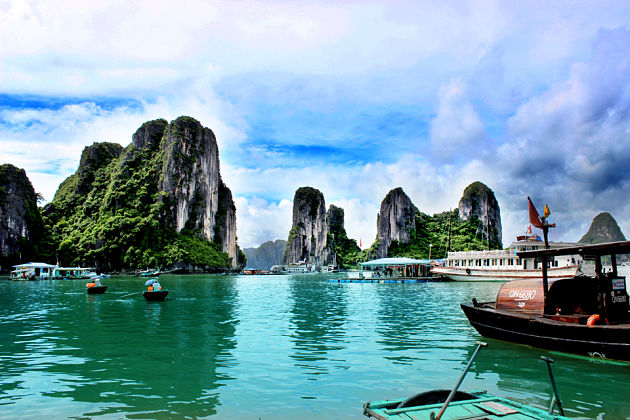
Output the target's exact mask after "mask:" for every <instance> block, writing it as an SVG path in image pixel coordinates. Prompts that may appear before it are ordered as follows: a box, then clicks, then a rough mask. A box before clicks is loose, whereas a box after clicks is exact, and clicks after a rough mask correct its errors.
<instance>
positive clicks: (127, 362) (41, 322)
mask: <svg viewBox="0 0 630 420" xmlns="http://www.w3.org/2000/svg"><path fill="white" fill-rule="evenodd" d="M191 280H193V279H190V278H189V279H186V280H185V281H187V282H190V281H191ZM195 280H196V281H197V283H198V284H197V287H195V288H194V289H193V290H191V289H190V288H188V290H187V288H183V287H182V288H180V290H181V292H180V293H173V296H174V298H171V299H170V300H167V301H166V302H145V301H144V299H143V298H142V296H141V295H139V294H136V295H132V296H128V297H124V298H117V296H116V294H115V293H110V294H105V295H102V296H97V295H95V296H89V295H88V297H86V296H84V292H83V293H81V294H80V295H74V296H72V295H71V296H70V297H69V300H70V306H72V308H73V310H72V311H59V310H56V311H51V312H50V313H49V314H45V315H38V316H33V317H30V318H27V319H22V320H21V321H22V322H20V323H14V324H7V323H6V321H5V322H3V325H2V326H3V328H2V331H3V333H2V334H3V335H4V334H5V332H6V331H12V332H13V333H14V334H15V335H16V336H17V337H18V339H17V340H14V339H7V340H2V342H4V343H9V344H8V346H12V347H10V348H5V347H7V346H6V345H5V346H3V347H2V348H0V351H1V352H2V355H3V359H4V358H6V357H7V356H6V355H8V354H12V355H13V356H14V358H15V359H14V360H13V363H15V364H16V366H15V367H14V368H13V369H15V371H18V372H19V371H25V370H27V369H25V368H24V366H20V365H22V364H25V363H36V364H37V368H36V369H35V370H36V371H39V372H41V374H42V376H49V377H54V378H56V379H55V380H56V382H57V384H56V385H55V386H44V387H40V386H39V384H38V383H37V382H39V381H36V385H37V389H32V390H31V392H38V393H40V394H41V395H42V396H46V397H55V398H57V399H70V400H72V401H77V402H83V403H87V404H85V405H83V407H84V408H83V410H85V411H82V415H85V416H94V415H107V414H118V415H120V414H121V413H127V414H129V413H136V414H141V415H142V416H150V417H154V416H160V415H164V414H166V413H170V414H171V415H182V416H207V415H211V414H214V413H215V412H216V406H217V405H218V404H219V398H218V395H219V394H218V391H217V389H218V387H220V386H221V385H222V384H223V383H225V381H226V380H229V379H231V378H230V377H229V376H228V375H225V374H221V373H219V368H220V367H222V366H225V365H229V364H230V363H231V358H230V350H231V349H233V348H234V347H235V341H234V331H235V324H236V321H235V319H234V315H233V312H234V301H235V300H236V297H235V294H236V291H235V289H234V287H233V283H232V282H230V281H224V280H221V279H216V278H215V279H213V278H210V279H195ZM180 281H181V280H180ZM132 282H133V283H138V285H136V286H137V287H141V283H140V280H133V279H126V283H125V284H122V283H121V284H120V286H121V287H129V284H130V283H132ZM177 282H178V280H177V279H176V278H173V279H171V280H170V281H169V283H177ZM110 283H112V282H110ZM171 288H176V289H177V287H176V286H175V284H171ZM112 289H114V290H115V288H112ZM47 295H48V294H47V293H45V292H44V294H43V296H42V295H41V294H40V293H39V292H37V293H25V294H24V298H25V299H27V300H28V301H29V302H31V303H30V304H31V305H37V304H39V305H40V306H43V307H45V306H46V305H47V304H51V305H54V306H57V307H59V306H67V304H68V302H64V303H62V302H61V301H60V300H62V299H68V295H66V294H64V293H61V294H59V293H57V294H50V296H47ZM119 295H120V294H119ZM209 301H211V302H212V303H213V304H212V305H208V304H207V302H209ZM46 302H49V303H46ZM26 331H28V333H25V332H26ZM20 337H22V339H20ZM3 338H4V337H3ZM7 338H8V337H7ZM21 355H30V356H28V357H23V356H21ZM3 361H4V360H3ZM10 369H11V368H10ZM3 370H5V371H6V369H3ZM28 370H30V371H31V372H32V371H33V370H34V369H33V367H30V368H29V369H28ZM3 376H4V375H3ZM18 377H19V376H18ZM7 382H8V383H11V382H13V383H15V382H19V380H16V379H13V380H9V381H6V380H4V381H3V389H2V390H3V391H5V389H4V387H5V386H6V385H5V384H7ZM13 386H14V387H15V385H13ZM191 401H195V404H190V402H191ZM3 402H4V401H3ZM131 415H132V416H133V414H131Z"/></svg>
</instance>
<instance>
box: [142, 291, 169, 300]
mask: <svg viewBox="0 0 630 420" xmlns="http://www.w3.org/2000/svg"><path fill="white" fill-rule="evenodd" d="M166 295H168V290H158V291H154V292H144V293H143V294H142V296H144V298H145V299H146V300H147V301H149V302H161V301H163V300H164V299H166Z"/></svg>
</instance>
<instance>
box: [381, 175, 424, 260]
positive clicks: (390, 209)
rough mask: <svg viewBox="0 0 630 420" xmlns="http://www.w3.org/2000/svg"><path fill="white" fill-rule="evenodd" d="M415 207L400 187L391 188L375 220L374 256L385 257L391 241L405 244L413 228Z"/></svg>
mask: <svg viewBox="0 0 630 420" xmlns="http://www.w3.org/2000/svg"><path fill="white" fill-rule="evenodd" d="M415 218H416V208H415V206H414V205H413V203H412V202H411V200H410V199H409V197H408V196H407V194H405V192H404V191H403V189H402V188H400V187H398V188H395V189H393V190H391V191H390V192H389V193H387V195H386V196H385V198H384V199H383V201H382V202H381V210H380V212H379V214H378V218H377V221H376V224H377V227H376V229H377V230H376V239H377V241H378V248H377V249H376V255H375V256H374V257H375V258H385V257H387V254H388V251H389V247H390V245H391V244H392V241H394V240H396V241H398V242H400V243H403V244H406V243H408V242H409V240H410V239H411V235H412V234H413V232H414V230H415Z"/></svg>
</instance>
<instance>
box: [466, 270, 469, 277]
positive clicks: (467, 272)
mask: <svg viewBox="0 0 630 420" xmlns="http://www.w3.org/2000/svg"><path fill="white" fill-rule="evenodd" d="M466 274H468V275H469V276H470V268H467V269H466Z"/></svg>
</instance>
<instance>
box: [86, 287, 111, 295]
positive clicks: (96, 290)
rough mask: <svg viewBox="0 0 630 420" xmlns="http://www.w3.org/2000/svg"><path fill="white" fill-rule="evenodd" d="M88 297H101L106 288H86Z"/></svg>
mask: <svg viewBox="0 0 630 420" xmlns="http://www.w3.org/2000/svg"><path fill="white" fill-rule="evenodd" d="M85 290H87V293H88V295H102V294H103V293H105V290H107V286H92V287H86V288H85Z"/></svg>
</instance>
